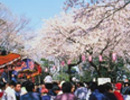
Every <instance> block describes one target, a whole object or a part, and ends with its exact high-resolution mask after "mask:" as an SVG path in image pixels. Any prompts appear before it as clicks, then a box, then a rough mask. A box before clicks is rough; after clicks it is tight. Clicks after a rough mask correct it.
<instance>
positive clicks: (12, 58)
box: [0, 53, 20, 68]
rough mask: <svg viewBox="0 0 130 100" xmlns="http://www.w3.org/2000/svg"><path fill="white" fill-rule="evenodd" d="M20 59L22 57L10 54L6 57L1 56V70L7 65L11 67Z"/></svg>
mask: <svg viewBox="0 0 130 100" xmlns="http://www.w3.org/2000/svg"><path fill="white" fill-rule="evenodd" d="M19 59H20V55H19V54H15V53H10V54H8V55H5V56H2V55H0V68H3V67H5V66H7V65H10V64H12V63H13V62H15V61H17V60H19Z"/></svg>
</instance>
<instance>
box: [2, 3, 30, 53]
mask: <svg viewBox="0 0 130 100" xmlns="http://www.w3.org/2000/svg"><path fill="white" fill-rule="evenodd" d="M27 24H28V20H27V19H26V18H25V17H23V16H22V17H16V16H14V15H13V14H12V13H11V11H10V10H9V9H8V8H6V6H4V5H3V4H0V47H3V48H4V49H6V50H7V51H8V52H10V51H11V52H17V53H18V51H21V49H23V47H24V42H23V41H24V36H23V35H22V34H21V33H23V32H25V31H24V30H25V27H26V25H27Z"/></svg>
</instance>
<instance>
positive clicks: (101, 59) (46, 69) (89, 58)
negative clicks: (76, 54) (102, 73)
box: [45, 52, 117, 72]
mask: <svg viewBox="0 0 130 100" xmlns="http://www.w3.org/2000/svg"><path fill="white" fill-rule="evenodd" d="M98 59H99V62H102V61H103V57H102V55H99V57H98ZM112 60H113V61H114V62H115V61H116V60H117V54H116V53H115V52H114V53H112ZM82 61H83V62H85V61H86V56H85V55H82ZM88 61H89V62H92V61H93V57H92V55H89V57H88ZM71 62H72V61H71V60H70V59H69V60H68V61H67V64H71ZM61 66H65V61H62V62H61ZM52 68H53V70H55V69H56V66H53V67H52ZM45 72H48V68H45Z"/></svg>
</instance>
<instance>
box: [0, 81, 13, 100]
mask: <svg viewBox="0 0 130 100" xmlns="http://www.w3.org/2000/svg"><path fill="white" fill-rule="evenodd" d="M15 84H16V83H15V82H14V81H11V82H10V83H9V84H8V83H7V87H6V89H5V91H4V94H3V97H2V99H1V100H16V96H15V90H14V87H15Z"/></svg>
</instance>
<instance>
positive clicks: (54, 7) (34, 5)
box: [1, 0, 65, 29]
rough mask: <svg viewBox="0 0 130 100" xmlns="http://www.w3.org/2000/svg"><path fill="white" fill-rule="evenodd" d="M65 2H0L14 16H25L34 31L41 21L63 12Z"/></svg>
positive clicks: (40, 0) (48, 0)
mask: <svg viewBox="0 0 130 100" xmlns="http://www.w3.org/2000/svg"><path fill="white" fill-rule="evenodd" d="M64 1H65V0H1V3H3V4H5V5H6V6H7V7H8V8H9V9H10V10H11V11H12V12H13V13H14V14H16V15H18V16H26V17H27V18H28V19H30V25H31V27H32V28H34V29H38V28H40V26H41V25H42V23H43V22H42V19H49V18H52V17H53V16H54V15H58V14H59V13H60V12H62V11H63V3H64Z"/></svg>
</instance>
